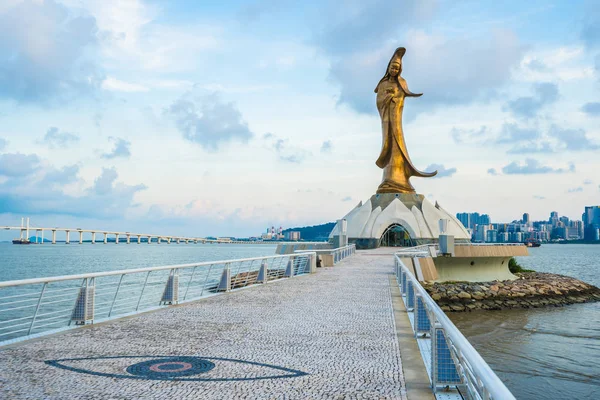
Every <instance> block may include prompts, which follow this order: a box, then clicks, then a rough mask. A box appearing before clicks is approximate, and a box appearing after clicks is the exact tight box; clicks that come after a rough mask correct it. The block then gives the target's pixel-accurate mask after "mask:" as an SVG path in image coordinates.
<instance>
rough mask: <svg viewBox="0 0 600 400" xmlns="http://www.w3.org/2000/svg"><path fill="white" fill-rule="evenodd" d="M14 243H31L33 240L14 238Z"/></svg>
mask: <svg viewBox="0 0 600 400" xmlns="http://www.w3.org/2000/svg"><path fill="white" fill-rule="evenodd" d="M12 242H13V244H31V240H29V239H14V240H13V241H12Z"/></svg>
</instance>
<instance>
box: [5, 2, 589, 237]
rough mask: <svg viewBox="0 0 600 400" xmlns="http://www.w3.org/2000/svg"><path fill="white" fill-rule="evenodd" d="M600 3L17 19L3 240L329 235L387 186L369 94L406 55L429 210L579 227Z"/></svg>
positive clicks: (188, 8)
mask: <svg viewBox="0 0 600 400" xmlns="http://www.w3.org/2000/svg"><path fill="white" fill-rule="evenodd" d="M593 3H594V2H592V1H588V2H586V1H576V2H566V1H559V2H556V3H553V4H547V2H545V1H532V2H527V3H523V2H517V1H509V2H507V3H506V2H505V3H503V7H499V6H498V5H494V4H481V3H479V2H470V1H469V2H464V3H460V4H455V2H449V1H443V0H439V1H436V0H427V1H416V0H413V1H406V2H404V3H403V5H402V7H401V8H400V7H399V8H398V9H393V8H392V9H390V10H389V12H386V13H382V12H381V10H383V9H385V8H389V7H387V3H384V2H383V1H374V2H372V3H369V4H366V3H363V2H356V1H345V2H341V3H340V2H325V3H323V2H315V1H309V2H302V3H294V2H287V1H283V2H281V3H276V2H269V1H256V2H252V3H248V2H242V1H233V2H228V3H227V4H199V3H198V4H197V3H188V2H177V3H160V2H156V1H142V0H132V1H130V2H128V3H127V4H126V5H125V4H124V3H120V2H117V1H109V0H107V1H85V2H81V1H78V0H60V1H58V0H57V1H50V0H48V1H21V0H10V1H8V2H3V3H2V5H0V48H1V49H3V50H4V52H3V53H4V54H9V55H10V56H9V57H4V58H1V59H0V85H1V86H2V87H3V90H2V92H1V93H0V121H1V124H0V224H11V225H12V224H14V223H15V222H16V221H19V220H20V218H21V217H22V216H30V217H31V218H32V221H35V222H36V224H38V225H44V226H57V225H68V226H94V227H100V228H103V229H113V230H123V231H125V230H131V231H133V230H136V231H164V230H168V231H169V232H173V234H180V235H197V236H206V235H215V236H232V235H235V236H251V235H255V234H257V233H258V232H261V231H262V230H263V227H264V226H271V225H273V224H275V225H277V226H279V225H281V224H283V225H284V226H310V225H316V224H321V223H326V222H331V221H335V220H337V219H339V218H341V217H342V216H343V215H345V213H346V212H347V211H348V210H350V209H351V208H352V207H354V206H355V205H356V204H358V202H359V201H365V200H367V199H368V198H369V197H370V196H371V195H372V194H373V193H375V190H376V189H377V185H378V184H379V182H380V180H381V171H380V170H379V168H377V166H376V165H375V159H376V157H377V154H378V153H379V151H380V145H381V132H380V129H381V128H380V122H379V117H378V115H377V109H376V107H375V96H374V93H373V89H374V88H375V85H376V83H377V81H378V79H380V78H381V76H380V74H381V71H382V70H383V69H385V66H386V63H387V62H388V60H389V55H390V54H391V51H392V50H393V49H394V48H396V47H398V46H404V47H406V48H407V55H410V56H407V58H406V63H407V67H406V69H405V75H406V79H407V81H408V82H410V85H411V86H410V87H411V90H413V91H414V92H418V93H421V92H422V93H424V94H423V96H422V97H421V98H419V99H418V101H414V102H410V104H409V102H407V104H406V109H405V121H404V125H405V132H406V141H407V145H408V146H409V147H410V149H411V157H412V159H413V162H414V163H415V165H416V166H417V167H418V168H420V169H422V170H434V169H437V170H438V171H439V173H438V176H437V177H436V178H433V179H418V178H414V179H413V180H412V181H411V182H412V184H413V185H414V187H415V188H416V190H417V192H418V193H421V194H423V195H425V196H427V198H428V199H429V200H431V201H432V202H435V201H438V202H439V203H440V205H441V206H442V207H443V208H444V209H446V210H448V211H449V212H450V213H451V214H455V213H458V212H461V210H464V209H473V210H474V209H482V210H483V209H485V210H488V212H489V213H490V215H494V216H495V218H498V219H499V220H507V219H508V218H511V217H510V216H511V215H512V214H514V210H517V209H528V210H531V211H530V215H531V218H532V220H541V219H542V218H543V216H545V215H547V214H549V213H550V212H551V211H554V210H561V214H564V215H567V216H568V217H569V218H571V219H579V218H580V215H581V211H580V210H581V209H583V208H584V207H585V206H590V205H595V204H598V203H600V201H599V199H600V178H598V177H597V172H595V171H598V170H599V169H600V161H599V160H600V159H599V158H598V157H597V155H598V153H599V152H600V128H599V127H598V126H599V125H598V121H600V96H599V95H598V93H599V92H600V91H599V89H600V13H599V12H598V10H597V7H594V4H593ZM532 18H535V20H536V24H534V25H535V26H534V25H532V24H530V23H529V22H530V20H531V19H532ZM8 239H11V237H10V234H8V233H6V232H4V233H0V240H8Z"/></svg>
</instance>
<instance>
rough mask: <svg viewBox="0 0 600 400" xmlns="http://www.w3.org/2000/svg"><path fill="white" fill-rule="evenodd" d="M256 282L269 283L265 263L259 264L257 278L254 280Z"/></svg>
mask: <svg viewBox="0 0 600 400" xmlns="http://www.w3.org/2000/svg"><path fill="white" fill-rule="evenodd" d="M256 281H257V282H258V283H267V282H268V281H269V276H268V268H267V262H266V261H263V262H262V263H261V264H260V269H259V270H258V277H257V278H256Z"/></svg>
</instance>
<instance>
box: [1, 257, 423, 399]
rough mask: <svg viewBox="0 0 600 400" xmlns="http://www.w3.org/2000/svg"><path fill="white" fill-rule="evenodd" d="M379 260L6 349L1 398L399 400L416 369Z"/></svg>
mask: <svg viewBox="0 0 600 400" xmlns="http://www.w3.org/2000/svg"><path fill="white" fill-rule="evenodd" d="M379 253H380V252H377V251H375V252H359V253H358V254H357V255H356V256H354V257H350V258H347V259H345V260H343V261H342V262H340V263H339V264H337V265H336V266H335V267H333V268H324V269H319V271H318V273H316V274H312V275H306V276H301V277H295V278H292V279H285V280H281V281H276V282H272V283H269V284H266V285H258V286H254V287H250V288H247V289H244V290H240V291H235V292H230V293H227V294H223V295H218V296H214V297H210V298H207V299H203V300H200V301H197V302H194V303H188V304H185V305H181V306H177V307H172V308H168V309H164V310H160V311H156V312H150V313H146V314H143V315H138V316H134V317H130V318H125V319H121V320H116V321H112V322H107V323H103V324H97V325H94V326H88V327H84V328H82V329H77V330H73V331H69V332H66V333H62V334H57V335H54V336H48V337H44V338H41V339H37V340H32V341H28V342H24V343H20V344H15V345H12V346H10V347H6V348H4V349H1V350H0V398H15V399H18V398H32V399H70V398H76V399H100V398H110V399H138V398H144V399H154V398H156V399H163V398H177V399H188V398H189V399H195V398H203V399H229V398H244V399H255V398H289V399H336V398H338V399H342V398H343V399H346V398H347V399H373V398H376V399H406V398H407V396H406V384H405V379H404V373H403V369H404V370H406V369H407V367H408V369H409V372H408V375H410V374H414V369H415V368H414V367H415V365H416V367H419V366H418V363H419V362H420V363H421V366H422V365H423V364H422V360H421V359H420V357H418V358H416V359H414V360H411V361H409V362H410V363H413V364H415V365H404V366H403V364H402V361H401V356H400V354H401V352H400V348H399V345H398V335H397V329H396V327H397V325H396V323H395V320H394V309H395V308H396V319H397V320H398V319H399V318H398V309H397V306H396V305H395V302H393V298H394V296H393V294H394V293H393V282H392V281H391V280H390V276H391V274H392V273H393V257H392V256H391V254H390V255H381V254H379ZM397 322H399V324H400V325H402V324H405V323H406V322H403V321H397ZM398 330H399V331H400V330H401V328H400V327H399V328H398ZM403 354H404V353H403ZM421 368H422V367H421ZM417 369H418V368H417ZM422 369H423V370H424V368H422ZM206 370H207V372H202V371H206ZM165 375H167V376H169V375H172V376H175V377H177V379H179V380H175V381H174V380H169V379H164V378H162V377H163V376H165ZM425 379H426V378H425ZM409 386H410V385H409ZM412 398H421V397H412Z"/></svg>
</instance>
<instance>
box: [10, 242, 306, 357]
mask: <svg viewBox="0 0 600 400" xmlns="http://www.w3.org/2000/svg"><path fill="white" fill-rule="evenodd" d="M315 271H316V254H315V253H314V252H303V253H298V254H291V255H276V256H269V257H256V258H244V259H236V260H224V261H210V262H202V263H195V264H182V265H168V266H160V267H149V268H139V269H129V270H120V271H110V272H98V273H90V274H81V275H68V276H55V277H48V278H36V279H25V280H16V281H6V282H0V346H2V345H5V344H8V343H12V342H14V341H18V340H23V339H27V338H30V337H34V336H38V335H41V334H46V333H49V332H50V331H57V330H63V329H68V328H70V327H73V326H74V325H85V324H89V323H94V322H100V321H104V320H108V319H113V318H119V317H122V316H126V315H132V314H135V313H139V312H142V311H149V310H152V309H157V308H161V306H162V307H164V306H168V305H172V304H178V303H183V302H187V301H192V300H196V299H199V298H202V297H207V296H210V295H214V294H216V293H218V292H223V291H229V290H234V289H238V288H242V287H245V286H248V285H252V284H256V283H267V282H269V281H272V280H275V279H280V278H291V277H294V276H296V275H303V274H307V273H312V272H315Z"/></svg>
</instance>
